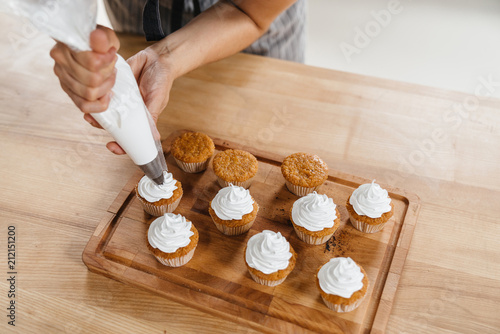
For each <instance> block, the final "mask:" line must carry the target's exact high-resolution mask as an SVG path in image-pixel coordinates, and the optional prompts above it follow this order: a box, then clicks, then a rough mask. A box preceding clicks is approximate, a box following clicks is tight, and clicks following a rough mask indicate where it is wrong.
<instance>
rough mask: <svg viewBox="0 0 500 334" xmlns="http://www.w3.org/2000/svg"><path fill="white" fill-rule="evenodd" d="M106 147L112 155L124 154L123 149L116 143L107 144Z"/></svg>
mask: <svg viewBox="0 0 500 334" xmlns="http://www.w3.org/2000/svg"><path fill="white" fill-rule="evenodd" d="M106 147H107V148H108V150H110V151H111V152H113V153H114V154H118V155H122V154H125V151H124V150H123V148H122V147H121V146H120V145H118V143H117V142H115V141H112V142H109V143H107V144H106Z"/></svg>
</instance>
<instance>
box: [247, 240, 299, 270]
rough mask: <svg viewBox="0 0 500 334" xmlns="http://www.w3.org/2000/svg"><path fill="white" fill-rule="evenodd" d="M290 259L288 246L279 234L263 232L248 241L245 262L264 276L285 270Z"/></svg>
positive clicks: (290, 254)
mask: <svg viewBox="0 0 500 334" xmlns="http://www.w3.org/2000/svg"><path fill="white" fill-rule="evenodd" d="M291 257H292V253H291V252H290V244H289V243H288V241H286V239H285V237H284V236H282V235H281V233H280V232H278V233H275V232H273V231H269V230H264V231H262V232H261V233H258V234H256V235H254V236H252V237H251V238H250V239H248V243H247V251H246V253H245V259H246V262H247V264H248V265H249V266H250V267H251V268H254V269H257V270H259V271H262V272H263V273H264V274H272V273H274V272H276V271H278V270H282V269H286V268H287V267H288V261H289V260H290V258H291Z"/></svg>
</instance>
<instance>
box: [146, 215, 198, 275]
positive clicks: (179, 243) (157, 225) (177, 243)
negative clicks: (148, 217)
mask: <svg viewBox="0 0 500 334" xmlns="http://www.w3.org/2000/svg"><path fill="white" fill-rule="evenodd" d="M198 238H199V235H198V230H197V229H196V228H195V227H194V225H193V224H192V223H191V222H190V221H189V220H187V219H186V218H185V217H183V216H181V215H176V214H173V213H166V214H164V215H163V216H162V217H159V218H156V219H155V220H154V221H153V222H152V223H151V224H150V225H149V229H148V249H149V250H150V251H151V252H152V253H153V255H154V256H155V257H156V259H157V260H158V261H159V262H160V263H161V264H164V265H166V266H169V267H180V266H182V265H185V264H186V263H188V262H189V260H191V258H192V257H193V255H194V250H195V249H196V246H197V245H198Z"/></svg>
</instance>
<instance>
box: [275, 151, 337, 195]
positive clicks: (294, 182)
mask: <svg viewBox="0 0 500 334" xmlns="http://www.w3.org/2000/svg"><path fill="white" fill-rule="evenodd" d="M281 173H282V174H283V177H284V178H285V184H286V187H287V188H288V190H290V192H292V193H293V194H295V195H297V196H305V195H307V194H309V193H311V192H313V191H315V190H318V188H319V186H321V185H322V184H323V183H324V182H325V181H326V179H327V178H328V166H327V165H326V163H325V162H324V161H323V160H321V158H320V157H318V156H317V155H314V154H308V153H294V154H292V155H289V156H288V157H286V158H285V159H284V160H283V163H282V164H281Z"/></svg>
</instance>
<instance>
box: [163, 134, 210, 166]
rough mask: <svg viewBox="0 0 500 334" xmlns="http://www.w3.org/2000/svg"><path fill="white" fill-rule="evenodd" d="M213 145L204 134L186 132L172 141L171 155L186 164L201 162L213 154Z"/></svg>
mask: <svg viewBox="0 0 500 334" xmlns="http://www.w3.org/2000/svg"><path fill="white" fill-rule="evenodd" d="M214 150H215V145H214V142H213V141H212V139H211V138H210V137H209V136H207V135H206V134H204V133H200V132H186V133H183V134H182V135H180V136H179V137H177V138H175V139H174V142H173V143H172V149H171V152H172V155H173V156H174V157H175V158H176V159H178V160H180V161H182V162H186V163H193V162H203V161H205V160H207V159H208V158H210V157H211V156H212V154H214Z"/></svg>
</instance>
